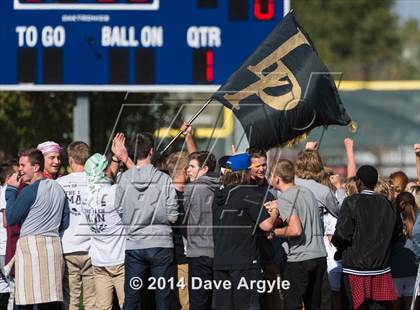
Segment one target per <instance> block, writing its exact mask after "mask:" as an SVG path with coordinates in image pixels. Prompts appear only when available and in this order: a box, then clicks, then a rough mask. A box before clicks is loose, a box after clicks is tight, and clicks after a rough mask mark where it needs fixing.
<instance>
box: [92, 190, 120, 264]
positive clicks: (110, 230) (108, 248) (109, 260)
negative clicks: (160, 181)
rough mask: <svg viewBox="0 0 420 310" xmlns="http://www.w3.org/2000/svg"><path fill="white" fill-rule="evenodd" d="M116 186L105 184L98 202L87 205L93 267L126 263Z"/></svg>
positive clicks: (99, 193)
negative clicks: (117, 207) (115, 205)
mask: <svg viewBox="0 0 420 310" xmlns="http://www.w3.org/2000/svg"><path fill="white" fill-rule="evenodd" d="M115 189H116V185H111V184H103V185H101V188H100V190H99V192H98V195H97V201H96V202H93V203H92V204H90V205H89V204H87V205H86V207H87V209H86V211H85V214H86V218H87V220H88V222H89V225H90V229H91V235H92V237H91V238H92V239H91V247H90V252H89V254H90V257H91V260H92V265H94V266H99V267H106V266H116V265H120V264H123V263H124V257H125V230H124V226H123V224H122V221H121V217H120V214H118V212H117V210H116V209H115V207H114V201H115Z"/></svg>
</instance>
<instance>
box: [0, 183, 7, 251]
mask: <svg viewBox="0 0 420 310" xmlns="http://www.w3.org/2000/svg"><path fill="white" fill-rule="evenodd" d="M3 210H6V185H5V186H1V187H0V255H6V241H7V232H6V228H4V227H3Z"/></svg>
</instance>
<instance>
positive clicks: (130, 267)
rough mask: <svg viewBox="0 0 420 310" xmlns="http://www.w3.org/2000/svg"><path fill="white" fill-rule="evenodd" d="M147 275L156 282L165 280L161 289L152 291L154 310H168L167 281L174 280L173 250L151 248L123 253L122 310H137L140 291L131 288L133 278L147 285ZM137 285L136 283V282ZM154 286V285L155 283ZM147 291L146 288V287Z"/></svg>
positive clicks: (139, 301) (168, 292)
mask: <svg viewBox="0 0 420 310" xmlns="http://www.w3.org/2000/svg"><path fill="white" fill-rule="evenodd" d="M149 275H150V276H151V277H153V278H155V279H156V280H157V279H158V278H164V279H166V284H167V285H165V286H164V287H163V288H162V287H160V289H158V288H157V287H156V290H154V293H155V303H156V310H170V308H171V302H172V296H171V287H170V285H169V284H168V280H169V279H171V278H172V279H175V264H174V249H172V248H151V249H141V250H126V251H125V281H124V291H125V300H124V306H123V310H137V309H138V308H139V305H140V304H141V303H142V300H141V294H140V289H135V288H133V284H136V283H135V282H133V280H132V278H133V277H138V278H140V279H141V280H142V282H143V287H144V286H145V285H147V283H148V281H147V279H148V277H149ZM137 283H138V282H137ZM155 286H156V283H155ZM146 289H147V287H146Z"/></svg>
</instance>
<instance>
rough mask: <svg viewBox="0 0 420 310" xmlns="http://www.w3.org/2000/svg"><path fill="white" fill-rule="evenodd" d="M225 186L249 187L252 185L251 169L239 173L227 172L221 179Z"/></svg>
mask: <svg viewBox="0 0 420 310" xmlns="http://www.w3.org/2000/svg"><path fill="white" fill-rule="evenodd" d="M221 183H222V184H223V186H225V187H228V186H236V185H249V184H251V175H250V173H249V169H247V170H241V171H237V172H227V173H226V174H225V175H224V176H222V178H221Z"/></svg>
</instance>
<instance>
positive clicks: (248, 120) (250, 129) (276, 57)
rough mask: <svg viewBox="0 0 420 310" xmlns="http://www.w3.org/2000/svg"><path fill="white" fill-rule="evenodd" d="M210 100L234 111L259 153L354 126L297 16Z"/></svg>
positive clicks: (288, 19)
mask: <svg viewBox="0 0 420 310" xmlns="http://www.w3.org/2000/svg"><path fill="white" fill-rule="evenodd" d="M212 98H213V99H216V100H218V101H219V102H221V103H222V104H223V105H225V106H226V107H228V108H230V109H232V110H233V112H234V114H235V116H236V117H237V118H238V119H239V121H240V122H241V124H242V126H243V127H244V130H245V133H246V135H247V137H248V141H249V144H250V146H251V147H256V148H263V149H269V148H271V147H274V146H278V145H282V144H286V143H291V142H294V141H297V140H298V138H300V137H302V136H305V135H306V134H308V133H309V132H310V130H311V129H313V128H315V127H317V126H327V125H333V124H335V125H348V124H349V123H350V117H349V116H348V115H347V113H346V111H345V109H344V107H343V104H342V102H341V99H340V97H339V95H338V92H337V88H336V86H335V83H334V80H333V79H332V77H331V75H330V73H329V71H328V69H327V67H326V66H325V65H324V64H323V63H322V61H321V59H320V58H319V57H318V54H317V52H316V50H315V47H314V46H313V44H312V42H311V40H310V38H309V37H308V35H307V34H306V33H305V31H304V30H303V29H302V27H301V26H300V25H299V24H298V23H297V21H296V18H295V16H294V13H293V12H290V13H289V14H287V15H286V16H285V17H284V19H283V20H282V21H281V22H280V23H279V24H278V25H277V26H276V28H275V29H274V30H273V31H272V32H271V34H270V35H269V36H268V37H267V38H266V39H265V40H264V42H263V43H262V44H261V45H260V46H259V47H258V48H257V50H256V51H255V52H254V53H253V54H252V55H251V56H250V57H249V58H248V59H247V60H246V61H245V63H244V64H243V65H242V66H241V67H240V68H239V69H238V70H237V71H236V72H234V73H233V74H232V75H231V76H230V78H229V79H228V80H227V82H226V83H225V84H224V85H223V86H222V87H221V88H220V89H219V90H218V91H217V92H216V93H214V94H213V96H212Z"/></svg>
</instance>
